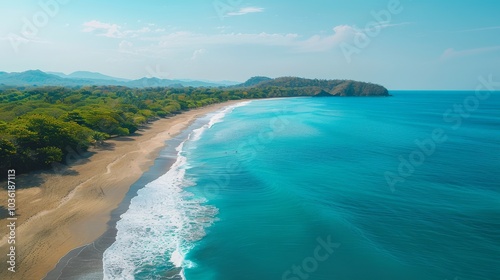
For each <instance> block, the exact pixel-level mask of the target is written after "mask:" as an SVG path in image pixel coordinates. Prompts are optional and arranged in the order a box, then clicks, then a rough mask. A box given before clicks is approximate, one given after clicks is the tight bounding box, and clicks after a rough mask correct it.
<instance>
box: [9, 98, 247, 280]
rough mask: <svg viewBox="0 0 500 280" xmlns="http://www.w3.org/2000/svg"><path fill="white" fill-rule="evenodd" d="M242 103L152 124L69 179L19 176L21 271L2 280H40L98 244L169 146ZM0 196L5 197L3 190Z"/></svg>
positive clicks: (84, 162) (95, 154) (110, 146)
mask: <svg viewBox="0 0 500 280" xmlns="http://www.w3.org/2000/svg"><path fill="white" fill-rule="evenodd" d="M242 101H243V100H232V101H227V102H224V103H219V104H213V105H210V106H207V107H203V108H198V109H194V110H191V111H187V112H183V113H182V114H179V115H176V116H173V117H171V118H168V119H160V120H157V121H155V122H153V123H152V124H151V125H150V126H149V127H148V128H146V129H141V130H140V131H139V133H138V135H136V136H127V137H119V138H115V139H112V140H108V141H106V144H105V145H104V146H103V147H99V148H93V149H92V150H90V151H89V152H88V153H86V154H84V155H82V156H81V157H80V158H78V160H75V161H76V162H75V163H74V164H73V165H71V166H70V167H69V168H68V170H65V175H62V176H61V175H58V174H55V173H54V171H53V170H52V171H45V172H35V173H30V174H25V175H21V176H18V179H17V184H18V190H17V204H18V210H17V213H18V214H19V216H18V221H17V225H18V226H17V232H16V234H17V241H16V242H17V243H16V249H17V252H16V253H17V254H16V255H17V256H19V257H18V259H17V263H16V268H17V269H16V272H15V273H12V272H9V271H7V270H6V269H2V270H1V271H0V278H1V279H41V278H43V277H45V276H46V275H47V273H49V272H50V271H51V270H52V269H54V268H55V266H56V264H57V263H58V262H59V261H60V260H61V258H63V257H64V256H65V255H67V254H68V253H69V252H71V251H73V250H74V249H76V248H81V247H82V246H84V245H86V244H89V243H92V242H93V241H95V240H96V239H98V238H99V237H100V236H101V235H102V234H103V233H105V232H106V231H107V230H108V229H109V225H108V222H109V221H110V218H111V213H112V211H113V210H114V209H116V208H117V207H118V206H119V205H120V203H121V202H122V201H123V199H124V198H125V195H126V194H127V192H128V191H129V189H130V187H131V186H132V185H133V184H134V182H136V181H137V180H138V179H139V178H140V177H141V176H142V174H143V173H144V172H145V171H147V170H148V169H149V168H150V167H151V166H152V165H153V163H154V161H155V159H156V158H157V156H158V154H159V153H160V151H161V150H162V149H163V148H164V147H165V144H166V141H167V140H170V139H172V138H174V137H175V136H176V135H178V134H179V133H181V132H182V131H183V130H185V129H186V128H188V127H189V126H190V124H191V123H193V122H194V121H195V120H196V119H198V118H199V117H202V116H204V115H206V114H208V113H211V112H213V111H217V110H220V109H221V108H224V107H226V106H228V105H232V104H236V103H239V102H242ZM23 187H24V189H23ZM0 196H5V197H6V191H5V190H4V189H2V190H0ZM2 203H3V202H2ZM6 241H7V238H6V235H5V236H2V239H0V252H7V248H8V244H7V242H6ZM2 255H3V256H2V258H0V260H2V261H3V262H4V263H5V261H6V256H5V255H4V254H2Z"/></svg>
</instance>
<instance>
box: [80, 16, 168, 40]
mask: <svg viewBox="0 0 500 280" xmlns="http://www.w3.org/2000/svg"><path fill="white" fill-rule="evenodd" d="M82 31H83V32H87V33H94V34H96V35H97V36H104V37H108V38H134V37H138V36H139V35H141V34H147V33H161V32H164V31H165V29H161V28H157V29H155V30H152V29H151V28H150V27H142V28H140V29H135V30H134V29H126V30H125V29H124V28H123V27H122V26H120V25H118V24H111V23H105V22H100V21H98V20H92V21H89V22H85V23H84V24H83V30H82Z"/></svg>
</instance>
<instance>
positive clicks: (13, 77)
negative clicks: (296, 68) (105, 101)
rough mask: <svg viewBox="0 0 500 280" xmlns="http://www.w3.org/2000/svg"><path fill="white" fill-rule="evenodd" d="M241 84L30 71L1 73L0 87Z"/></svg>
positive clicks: (140, 86)
mask: <svg viewBox="0 0 500 280" xmlns="http://www.w3.org/2000/svg"><path fill="white" fill-rule="evenodd" d="M236 84H239V83H238V82H231V81H222V82H209V81H197V80H169V79H160V78H141V79H137V80H127V79H122V78H116V77H111V76H107V75H104V74H101V73H96V72H87V71H77V72H74V73H71V74H69V75H66V74H64V73H60V72H43V71H40V70H29V71H25V72H12V73H7V72H0V85H5V86H16V87H19V86H70V87H74V86H91V85H96V86H99V85H107V86H126V87H132V88H146V87H219V86H231V85H236Z"/></svg>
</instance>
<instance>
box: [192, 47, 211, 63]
mask: <svg viewBox="0 0 500 280" xmlns="http://www.w3.org/2000/svg"><path fill="white" fill-rule="evenodd" d="M206 53H207V50H205V49H199V50H195V51H194V52H193V56H192V57H191V60H193V61H194V60H197V59H198V58H200V56H202V55H203V54H206Z"/></svg>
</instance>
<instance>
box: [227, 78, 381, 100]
mask: <svg viewBox="0 0 500 280" xmlns="http://www.w3.org/2000/svg"><path fill="white" fill-rule="evenodd" d="M235 87H236V88H245V87H254V88H258V89H260V90H263V91H266V92H267V91H273V90H279V91H300V92H301V95H310V96H314V95H316V94H318V93H322V94H323V95H324V94H325V93H329V94H330V95H332V96H388V95H389V92H388V91H387V89H386V88H385V87H383V86H381V85H377V84H372V83H364V82H357V81H352V80H318V79H304V78H297V77H282V78H277V79H270V78H266V77H254V78H251V79H250V80H248V81H247V82H246V83H243V84H241V85H238V86H235ZM290 94H293V93H290ZM325 96H326V95H325Z"/></svg>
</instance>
